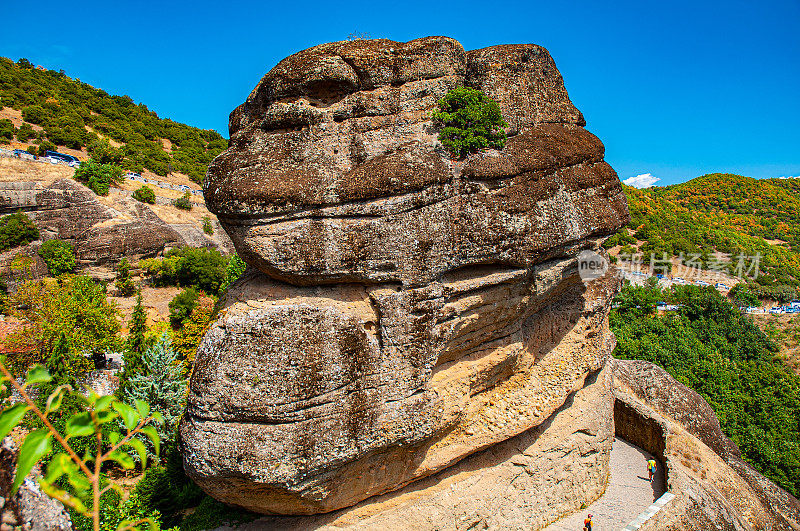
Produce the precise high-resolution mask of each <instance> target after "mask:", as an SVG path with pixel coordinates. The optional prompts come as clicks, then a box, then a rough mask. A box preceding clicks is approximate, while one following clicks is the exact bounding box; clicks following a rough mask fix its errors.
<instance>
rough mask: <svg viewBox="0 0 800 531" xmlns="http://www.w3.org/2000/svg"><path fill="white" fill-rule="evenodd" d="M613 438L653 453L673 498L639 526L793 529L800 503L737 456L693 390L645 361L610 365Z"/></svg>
mask: <svg viewBox="0 0 800 531" xmlns="http://www.w3.org/2000/svg"><path fill="white" fill-rule="evenodd" d="M611 365H612V374H613V380H614V398H615V407H614V410H615V411H614V421H615V425H616V433H617V435H618V436H621V437H624V438H625V439H627V440H629V441H632V442H634V443H636V444H638V445H639V446H641V447H642V448H645V449H647V450H648V451H650V452H651V453H653V454H655V455H657V456H658V457H659V458H660V459H661V461H662V462H663V463H664V465H665V467H666V470H667V475H668V479H669V487H670V492H672V493H673V494H674V495H675V499H674V500H672V502H670V504H669V505H667V506H666V507H665V508H664V509H663V510H661V511H659V512H658V513H657V514H656V515H655V517H654V518H653V519H652V520H650V521H648V522H647V524H646V525H645V526H642V527H641V529H643V530H653V531H665V530H675V531H679V530H684V529H737V530H738V529H742V530H745V529H775V530H777V529H782V530H783V529H785V530H800V502H798V500H797V499H796V498H795V497H794V496H792V495H791V494H789V493H788V492H786V491H784V490H783V489H781V488H779V487H778V486H776V485H775V484H774V483H772V482H771V481H769V480H768V479H766V478H765V477H764V476H762V475H761V474H759V473H758V472H757V471H756V470H755V469H754V468H753V467H752V466H750V465H749V464H747V463H746V462H744V461H743V460H742V457H741V453H740V452H739V448H738V447H737V446H736V444H735V443H734V442H733V441H731V440H730V439H728V438H727V437H726V436H725V435H724V434H723V433H722V430H721V429H720V424H719V419H717V416H716V415H715V414H714V410H713V409H711V406H710V405H709V404H708V402H706V401H705V400H704V399H703V398H702V397H701V396H700V395H699V394H697V393H696V392H695V391H693V390H692V389H689V388H688V387H686V386H685V385H683V384H681V383H679V382H677V381H675V379H674V378H672V377H671V376H670V375H669V374H668V373H667V372H666V371H665V370H664V369H662V368H660V367H657V366H655V365H653V364H652V363H649V362H646V361H623V360H614V361H613V362H612V364H611Z"/></svg>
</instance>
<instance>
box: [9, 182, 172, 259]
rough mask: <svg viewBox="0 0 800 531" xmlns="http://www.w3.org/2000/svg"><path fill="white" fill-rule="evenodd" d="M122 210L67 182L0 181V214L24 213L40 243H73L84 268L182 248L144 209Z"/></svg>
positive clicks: (128, 206)
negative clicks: (50, 241)
mask: <svg viewBox="0 0 800 531" xmlns="http://www.w3.org/2000/svg"><path fill="white" fill-rule="evenodd" d="M121 206H122V207H124V210H117V209H114V208H111V207H108V206H106V205H104V204H102V203H101V202H100V201H99V200H98V199H97V196H96V195H95V194H94V193H93V192H92V191H91V190H89V189H88V188H87V187H85V186H83V185H82V184H80V183H78V182H76V181H74V180H71V179H59V180H56V181H55V182H53V183H52V184H50V185H47V186H42V185H41V184H40V183H38V182H33V181H32V182H0V213H9V212H13V211H16V210H19V209H22V210H25V211H26V213H27V214H28V216H30V217H31V219H32V220H33V222H34V223H35V224H36V225H37V227H39V230H40V233H41V235H42V238H43V239H45V240H46V239H50V238H59V239H61V240H65V241H69V242H70V243H73V244H74V246H75V252H76V255H77V256H76V257H77V259H78V262H79V264H80V265H82V266H91V265H105V264H115V263H116V262H118V261H119V260H120V259H121V258H122V257H123V256H133V257H141V256H154V255H155V254H157V253H159V252H161V251H163V250H164V248H165V247H175V246H179V245H182V244H183V243H184V240H183V239H182V237H181V236H180V234H178V233H177V232H176V231H175V230H174V229H173V228H171V227H170V226H168V225H167V224H166V223H164V221H162V220H161V218H159V217H158V216H157V215H156V214H155V213H154V212H153V211H152V210H151V209H150V207H148V206H147V205H144V204H142V203H140V202H138V201H135V200H133V199H125V200H123V201H122V202H121Z"/></svg>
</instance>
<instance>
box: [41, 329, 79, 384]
mask: <svg viewBox="0 0 800 531" xmlns="http://www.w3.org/2000/svg"><path fill="white" fill-rule="evenodd" d="M70 358H71V356H70V349H69V343H68V341H67V336H66V335H65V334H64V332H61V335H59V336H58V339H56V340H55V342H54V343H53V348H52V349H51V350H50V356H48V358H47V363H45V367H46V368H47V372H49V373H50V376H52V377H53V380H52V384H53V386H58V385H63V384H70V385H75V375H74V374H73V373H72V372H70V370H69V364H70V361H71V360H70Z"/></svg>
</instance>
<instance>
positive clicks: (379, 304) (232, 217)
mask: <svg viewBox="0 0 800 531" xmlns="http://www.w3.org/2000/svg"><path fill="white" fill-rule="evenodd" d="M460 85H469V86H474V87H478V88H480V89H481V90H483V91H484V92H485V93H487V94H488V95H489V96H491V97H492V98H494V99H495V100H497V101H498V103H499V104H500V107H501V109H502V112H503V117H504V118H505V120H506V121H507V122H508V124H509V129H508V134H509V139H508V142H507V144H506V146H505V148H504V149H502V150H500V151H497V150H489V151H486V152H483V153H478V154H474V155H472V156H469V157H468V158H466V160H453V159H451V157H450V156H449V154H448V153H446V152H445V151H444V149H443V148H442V146H441V144H440V143H439V142H438V139H437V131H436V130H435V129H434V127H433V124H432V122H431V120H430V116H431V112H432V111H433V110H434V108H435V106H436V103H437V101H438V100H439V99H440V98H442V97H443V96H444V95H445V94H446V93H447V92H448V91H449V90H451V89H453V88H454V87H457V86H460ZM583 125H584V121H583V117H582V115H581V114H580V112H579V111H578V110H577V109H576V108H575V107H574V106H573V105H572V103H571V102H570V100H569V98H568V96H567V93H566V91H565V89H564V86H563V81H562V79H561V76H560V74H559V73H558V70H557V69H556V67H555V65H554V63H553V61H552V59H551V58H550V56H549V54H548V53H547V51H546V50H544V49H543V48H541V47H539V46H535V45H514V46H497V47H492V48H487V49H484V50H476V51H470V52H465V51H464V50H463V48H462V47H461V45H460V44H459V43H458V42H456V41H454V40H452V39H447V38H443V37H430V38H425V39H418V40H415V41H411V42H408V43H398V42H392V41H387V40H374V41H361V40H359V41H352V42H340V43H332V44H326V45H322V46H317V47H314V48H311V49H309V50H305V51H303V52H300V53H298V54H295V55H293V56H291V57H289V58H287V59H285V60H283V61H281V62H280V63H279V64H278V65H277V66H276V67H275V68H274V69H273V70H271V71H270V72H269V73H268V74H267V75H266V76H265V77H264V78H263V79H262V80H261V82H260V83H259V84H258V86H257V87H256V88H255V90H254V91H253V92H252V93H251V94H250V96H249V97H248V98H247V101H246V102H245V103H244V104H243V105H241V106H240V107H239V108H237V109H236V110H235V111H234V112H233V113H232V114H231V121H230V128H231V142H230V148H229V149H228V150H227V151H226V152H224V153H223V154H221V155H220V156H219V157H218V158H217V159H216V160H215V161H214V162H213V163H212V165H211V166H210V168H209V172H208V175H207V179H206V183H205V186H204V191H205V198H206V201H207V204H208V206H209V208H210V209H211V210H212V211H213V212H214V213H215V214H217V215H218V217H219V219H220V221H221V223H222V224H223V226H224V227H225V229H226V230H227V231H228V233H229V234H230V235H231V238H232V240H233V242H234V244H235V245H236V248H237V250H238V252H239V254H240V255H241V256H242V257H243V258H244V259H245V260H246V261H247V262H248V264H250V266H251V268H250V270H249V271H248V273H247V274H246V275H245V276H244V277H243V278H241V279H240V280H239V281H238V282H237V284H236V285H235V286H234V287H233V288H232V289H231V290H230V292H229V294H228V296H227V298H226V300H225V301H224V309H223V312H222V315H221V317H220V318H219V320H218V321H217V322H216V323H215V324H214V325H213V326H212V327H211V328H210V330H209V331H208V333H207V334H206V336H205V338H204V340H203V342H202V344H201V346H200V348H199V350H198V354H197V363H196V367H195V371H194V373H193V377H192V382H191V386H190V394H189V399H188V408H187V413H186V415H185V416H184V420H183V423H182V425H181V433H182V440H183V444H184V463H185V468H186V470H187V472H188V473H189V475H190V476H191V477H192V478H193V479H194V480H195V481H196V482H197V483H198V484H199V485H200V486H201V487H202V488H203V489H204V490H206V491H207V492H208V493H209V494H211V495H212V496H214V497H216V498H218V499H220V500H223V501H225V502H227V503H230V504H234V505H238V506H241V507H245V508H248V509H252V510H255V511H260V512H264V513H277V514H310V513H320V512H328V511H332V510H335V509H339V508H342V507H347V506H350V505H353V504H356V503H357V502H359V501H361V500H364V499H365V498H367V497H370V496H374V495H378V494H381V493H385V492H389V491H393V490H396V489H400V488H402V487H404V486H405V485H409V484H411V483H412V482H415V481H417V480H420V478H424V477H426V476H431V475H433V474H436V473H447V472H450V471H453V470H457V469H456V468H454V466H457V464H458V465H461V463H459V462H462V463H464V462H466V461H462V460H464V459H465V458H466V457H467V456H470V455H471V454H474V453H476V452H478V451H480V450H483V449H486V448H489V447H497V448H498V449H499V448H503V449H502V450H498V451H500V452H505V453H509V452H512V451H513V448H519V449H524V448H540V449H547V448H553V447H560V446H559V445H560V443H558V442H556V441H555V440H548V439H547V435H545V434H547V433H562V434H567V433H572V434H574V433H578V432H580V433H584V435H580V434H578V435H577V438H578V439H580V440H581V444H582V445H583V446H582V447H581V451H580V452H579V453H577V454H575V453H573V452H572V451H571V450H566V449H564V451H563V452H561V453H559V452H560V450H559V451H556V452H554V453H550V454H549V457H545V456H544V455H542V454H537V453H536V452H537V450H534V449H531V450H529V454H530V456H529V459H528V461H526V465H525V466H530V469H531V470H535V469H537V467H541V466H542V463H544V462H547V461H548V459H549V458H555V459H556V460H557V461H559V463H558V464H556V465H553V466H551V467H549V469H550V470H553V471H555V472H553V474H554V475H553V476H552V477H550V478H549V479H548V478H547V477H538V478H536V479H535V480H531V481H532V482H533V483H531V485H534V484H535V485H537V488H538V489H539V491H538V492H537V494H536V496H537V497H538V498H539V499H545V498H546V497H548V496H553V497H554V498H553V500H556V499H564V500H566V501H564V502H563V503H561V502H560V503H552V504H547V503H542V504H541V505H540V506H538V507H533V508H531V507H528V509H529V510H528V511H527V516H526V518H527V519H528V520H527V521H528V522H539V523H545V522H547V521H551V520H553V519H555V518H557V517H558V516H560V515H562V514H564V513H565V512H569V511H570V510H572V509H576V508H577V507H579V506H580V505H581V504H582V503H585V502H588V501H590V500H591V499H594V498H595V497H597V496H598V495H599V494H600V493H601V492H602V491H603V489H604V487H605V481H606V477H607V466H608V451H609V449H610V443H611V438H612V430H611V423H610V422H601V421H590V420H589V419H583V420H580V421H579V422H577V423H576V425H577V426H583V425H584V424H583V423H588V424H589V425H591V426H592V427H591V428H586V429H585V432H584V431H581V430H583V428H577V429H576V430H575V431H574V432H569V431H568V430H569V426H568V425H566V426H564V425H562V424H558V423H555V419H556V417H557V416H558V415H559V414H560V415H561V418H562V419H564V418H569V416H570V414H572V415H573V416H575V415H574V412H570V411H565V408H566V409H569V404H570V400H572V399H573V398H574V397H575V396H577V395H576V392H577V393H578V394H579V395H580V396H581V397H582V398H581V400H580V402H581V403H582V404H584V407H585V408H586V409H588V410H592V411H595V412H600V411H604V410H607V411H610V409H609V408H610V403H611V402H610V396H611V390H610V379H609V378H607V377H600V376H599V375H600V371H601V370H602V368H603V367H604V366H605V364H606V361H607V360H608V358H609V355H610V352H611V350H612V349H613V346H614V338H613V335H612V334H611V333H610V331H609V329H608V322H607V313H608V309H609V305H610V301H611V298H612V297H613V294H614V293H615V291H616V289H617V287H618V281H617V280H616V279H615V278H614V277H612V276H611V275H610V274H609V275H606V276H604V277H602V278H599V279H597V280H594V281H592V282H588V283H583V282H581V280H580V278H579V276H578V269H577V267H576V262H577V256H578V254H579V253H580V252H582V251H584V250H586V249H596V248H597V247H598V244H599V242H600V241H601V240H602V238H603V237H605V236H607V235H608V234H611V233H613V232H614V231H615V230H616V229H617V228H619V227H620V226H622V225H623V224H624V223H626V222H627V220H628V212H627V206H626V203H625V198H624V195H623V193H622V190H621V187H620V184H619V180H618V178H617V176H616V174H615V172H614V171H613V169H612V168H611V167H610V166H609V165H608V164H606V163H605V162H603V145H602V143H601V142H600V140H598V139H597V138H596V137H595V136H593V135H592V134H591V133H589V132H587V131H586V130H584V129H583ZM587 382H589V383H591V384H592V385H594V386H595V387H594V389H597V390H596V391H593V392H588V391H586V390H585V389H584V387H586V386H587V385H589V384H588V383H587ZM584 391H585V392H584ZM586 401H589V403H588V405H587V404H585V403H584V402H586ZM565 404H567V405H565ZM559 412H560V413H559ZM554 423H555V424H556V425H558V426H562V428H559V429H560V430H561V431H560V432H559V431H558V430H559V429H556V430H555V431H554V430H551V431H549V432H548V429H547V427H548V426H552V425H553V424H554ZM516 437H522V439H518V440H517V439H514V438H516ZM542 437H545V439H542ZM510 440H517V442H515V443H510V442H509V441H510ZM504 441H505V443H504ZM520 441H522V442H520ZM504 444H505V446H500V445H504ZM537 445H538V446H537ZM542 451H545V452H551V450H542ZM554 456H555V457H554ZM572 463H574V464H575V467H574V469H576V470H577V469H581V470H583V472H581V474H582V475H578V476H577V477H578V478H580V479H579V480H578V481H575V478H572V479H573V480H572V481H567V482H564V481H563V480H564V479H568V478H567V477H565V474H566V475H568V474H570V473H571V472H569V471H570V470H573V467H572V466H571V464H572ZM510 466H511V465H510ZM559 470H561V471H562V472H561V473H559V472H558V471H559ZM442 471H445V472H442ZM414 485H416V484H414ZM414 485H411V486H410V487H409V488H413V486H414ZM476 488H478V487H476ZM565 488H567V490H568V491H569V494H570V495H569V496H566V497H565V491H564V489H565ZM484 490H485V489H484ZM486 492H488V490H487V491H486ZM529 502H530V500H528V502H526V504H527V503H529Z"/></svg>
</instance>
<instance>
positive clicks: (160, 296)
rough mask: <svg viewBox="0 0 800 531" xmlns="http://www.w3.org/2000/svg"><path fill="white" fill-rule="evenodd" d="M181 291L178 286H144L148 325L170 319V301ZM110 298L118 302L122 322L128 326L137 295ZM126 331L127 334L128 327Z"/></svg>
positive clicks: (144, 304)
mask: <svg viewBox="0 0 800 531" xmlns="http://www.w3.org/2000/svg"><path fill="white" fill-rule="evenodd" d="M180 291H181V289H180V288H176V287H166V288H153V287H150V286H145V287H143V288H142V291H141V293H142V305H143V306H144V307H145V311H146V312H147V326H149V327H152V326H153V325H155V324H156V323H164V322H168V321H169V303H170V301H171V300H172V299H174V298H175V295H177V294H178V293H180ZM108 300H109V301H112V302H114V303H116V305H117V307H118V308H119V313H120V315H121V317H122V324H123V326H124V327H127V326H128V323H129V322H130V320H131V315H132V314H133V307H134V305H135V304H136V295H133V296H132V297H108ZM125 333H126V334H127V328H126V329H125Z"/></svg>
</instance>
